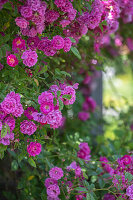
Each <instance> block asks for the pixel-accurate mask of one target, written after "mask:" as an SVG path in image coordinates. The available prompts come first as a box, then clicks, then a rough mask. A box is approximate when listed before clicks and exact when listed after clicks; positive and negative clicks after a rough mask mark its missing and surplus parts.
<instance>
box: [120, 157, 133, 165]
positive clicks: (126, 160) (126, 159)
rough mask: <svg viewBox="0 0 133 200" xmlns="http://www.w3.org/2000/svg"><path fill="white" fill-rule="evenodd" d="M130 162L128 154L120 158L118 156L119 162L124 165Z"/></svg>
mask: <svg viewBox="0 0 133 200" xmlns="http://www.w3.org/2000/svg"><path fill="white" fill-rule="evenodd" d="M131 162H132V159H131V157H130V156H129V155H125V156H123V157H122V158H120V163H122V164H124V165H129V164H130V163H131Z"/></svg>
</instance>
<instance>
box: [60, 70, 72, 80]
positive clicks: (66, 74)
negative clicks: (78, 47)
mask: <svg viewBox="0 0 133 200" xmlns="http://www.w3.org/2000/svg"><path fill="white" fill-rule="evenodd" d="M61 74H63V75H65V76H69V77H70V78H71V75H70V74H69V73H67V72H65V71H61Z"/></svg>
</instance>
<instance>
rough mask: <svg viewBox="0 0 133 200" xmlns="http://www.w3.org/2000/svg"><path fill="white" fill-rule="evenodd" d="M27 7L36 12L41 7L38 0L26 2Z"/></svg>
mask: <svg viewBox="0 0 133 200" xmlns="http://www.w3.org/2000/svg"><path fill="white" fill-rule="evenodd" d="M27 4H28V6H30V7H31V8H32V10H33V11H37V10H38V9H39V7H40V6H41V1H40V0H27Z"/></svg>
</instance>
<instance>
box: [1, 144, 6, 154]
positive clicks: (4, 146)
mask: <svg viewBox="0 0 133 200" xmlns="http://www.w3.org/2000/svg"><path fill="white" fill-rule="evenodd" d="M6 150H7V146H6V145H3V144H0V153H1V152H4V151H6Z"/></svg>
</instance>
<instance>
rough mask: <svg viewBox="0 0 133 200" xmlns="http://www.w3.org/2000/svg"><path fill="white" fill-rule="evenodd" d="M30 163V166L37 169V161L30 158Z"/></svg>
mask: <svg viewBox="0 0 133 200" xmlns="http://www.w3.org/2000/svg"><path fill="white" fill-rule="evenodd" d="M28 162H29V164H30V165H31V166H32V167H36V163H35V161H34V160H33V158H31V157H30V158H29V159H28Z"/></svg>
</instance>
